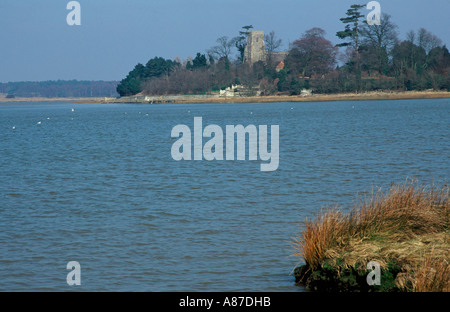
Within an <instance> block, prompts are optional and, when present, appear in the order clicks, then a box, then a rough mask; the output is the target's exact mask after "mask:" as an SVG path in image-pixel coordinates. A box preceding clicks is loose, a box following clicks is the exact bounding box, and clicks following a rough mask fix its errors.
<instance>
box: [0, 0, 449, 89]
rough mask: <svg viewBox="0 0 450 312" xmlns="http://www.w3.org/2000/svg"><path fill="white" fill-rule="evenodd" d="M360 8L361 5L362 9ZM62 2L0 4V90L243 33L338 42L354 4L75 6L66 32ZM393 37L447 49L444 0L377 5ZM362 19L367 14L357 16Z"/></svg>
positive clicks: (97, 2) (196, 0) (202, 46)
mask: <svg viewBox="0 0 450 312" xmlns="http://www.w3.org/2000/svg"><path fill="white" fill-rule="evenodd" d="M365 1H367V2H369V1H368V0H364V1H361V3H364V2H365ZM68 2H69V0H0V82H8V81H42V80H57V79H64V80H68V79H77V80H120V79H122V78H124V77H125V76H126V75H127V73H128V72H129V71H130V70H131V69H132V68H133V67H134V65H136V64H137V63H144V64H145V63H146V62H147V61H148V60H149V59H150V58H153V57H155V56H161V57H164V58H170V59H173V58H175V57H180V58H181V59H186V58H187V57H189V56H195V54H196V53H197V52H201V53H204V52H205V51H206V50H207V49H209V48H210V47H212V46H214V45H215V44H216V39H217V38H218V37H221V36H229V37H234V36H236V35H237V34H238V32H239V30H240V29H241V27H242V26H244V25H249V24H250V25H253V26H254V28H255V29H256V30H264V31H265V32H270V31H272V30H273V31H275V33H276V34H277V36H278V37H280V38H281V39H282V40H283V43H284V47H283V48H287V46H288V43H289V42H292V41H294V40H296V39H298V38H299V37H300V36H301V35H302V33H303V32H304V31H305V30H307V29H310V28H312V27H321V28H323V29H325V30H326V32H327V35H326V37H327V39H329V40H331V41H332V42H333V43H338V42H339V40H338V39H337V37H336V36H335V33H336V31H338V30H342V29H343V25H342V23H341V22H340V21H339V18H341V17H344V16H345V12H346V11H347V9H348V8H349V6H350V5H351V4H354V3H359V2H358V1H355V0H339V1H336V0H308V1H303V0H276V1H273V0H270V1H269V0H129V1H124V0H79V3H80V4H81V24H82V25H81V26H68V25H67V23H66V16H67V14H68V13H69V11H68V10H67V9H66V5H67V3H68ZM378 2H380V4H381V7H382V11H383V12H386V13H389V14H390V15H392V19H393V21H394V22H395V23H396V24H397V25H398V26H399V32H400V37H401V38H402V39H403V38H405V34H406V33H407V32H408V31H409V30H417V29H419V28H421V27H424V28H426V29H428V30H429V31H431V32H433V33H434V34H436V35H437V36H438V37H440V38H441V39H442V40H443V42H444V43H445V44H447V46H450V19H449V17H448V13H449V12H450V1H449V0H427V1H423V0H379V1H378ZM364 11H365V12H367V13H369V11H366V10H364Z"/></svg>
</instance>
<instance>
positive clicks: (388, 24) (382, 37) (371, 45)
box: [361, 13, 399, 74]
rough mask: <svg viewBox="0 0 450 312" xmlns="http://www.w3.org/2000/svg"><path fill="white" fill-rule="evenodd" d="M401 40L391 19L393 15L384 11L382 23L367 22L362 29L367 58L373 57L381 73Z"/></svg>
mask: <svg viewBox="0 0 450 312" xmlns="http://www.w3.org/2000/svg"><path fill="white" fill-rule="evenodd" d="M398 42H399V40H398V32H397V25H395V24H394V23H393V22H392V21H391V16H390V15H389V14H386V13H384V14H383V16H382V19H381V24H380V25H369V24H367V22H366V23H365V25H364V27H362V29H361V46H362V47H364V50H365V51H363V53H364V54H365V56H366V59H370V58H372V59H373V60H374V61H373V63H374V64H373V65H374V66H375V67H376V69H377V70H378V73H379V74H383V72H384V71H385V70H387V66H388V62H389V58H390V56H391V54H392V50H393V49H394V47H395V45H396V44H397V43H398Z"/></svg>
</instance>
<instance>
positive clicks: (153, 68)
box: [117, 57, 179, 96]
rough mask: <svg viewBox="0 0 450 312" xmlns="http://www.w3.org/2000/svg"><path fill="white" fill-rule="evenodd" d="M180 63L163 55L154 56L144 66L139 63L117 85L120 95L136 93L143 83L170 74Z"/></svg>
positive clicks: (139, 90)
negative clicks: (166, 58)
mask: <svg viewBox="0 0 450 312" xmlns="http://www.w3.org/2000/svg"><path fill="white" fill-rule="evenodd" d="M178 66H179V64H178V63H176V62H174V61H172V60H165V59H164V58H162V57H155V58H152V59H151V60H149V61H148V62H147V64H146V65H145V66H144V65H142V64H140V63H139V64H137V65H136V66H135V67H134V69H133V70H132V71H130V72H129V73H128V75H127V77H126V78H125V79H123V80H122V81H121V82H120V83H119V85H118V86H117V93H119V94H120V96H128V95H134V94H137V93H139V92H141V91H142V83H143V82H145V81H146V80H149V79H151V78H158V77H161V76H163V75H169V74H170V73H171V72H172V71H173V70H174V69H175V68H176V67H178Z"/></svg>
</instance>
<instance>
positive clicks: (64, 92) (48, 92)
mask: <svg viewBox="0 0 450 312" xmlns="http://www.w3.org/2000/svg"><path fill="white" fill-rule="evenodd" d="M117 85H118V81H78V80H56V81H54V80H49V81H23V82H7V83H0V93H4V94H7V95H9V96H18V97H48V98H52V97H105V96H108V97H109V96H111V97H115V96H117V91H116V88H117Z"/></svg>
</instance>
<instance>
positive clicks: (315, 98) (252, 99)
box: [0, 91, 450, 104]
mask: <svg viewBox="0 0 450 312" xmlns="http://www.w3.org/2000/svg"><path fill="white" fill-rule="evenodd" d="M149 98H152V100H151V101H149V100H148V99H145V97H143V96H140V97H138V96H135V97H133V96H132V97H126V98H112V97H95V98H42V97H31V98H22V97H17V98H13V99H6V98H0V103H6V102H8V103H13V102H58V101H59V102H76V103H85V104H89V103H91V104H92V103H148V104H151V103H153V104H156V103H274V102H326V101H370V100H412V99H444V98H450V92H446V91H405V92H366V93H341V94H313V95H308V96H301V95H292V96H289V95H273V96H249V97H219V96H216V97H214V96H211V97H202V96H195V95H186V96H158V97H155V96H152V97H149ZM155 99H157V100H155Z"/></svg>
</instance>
